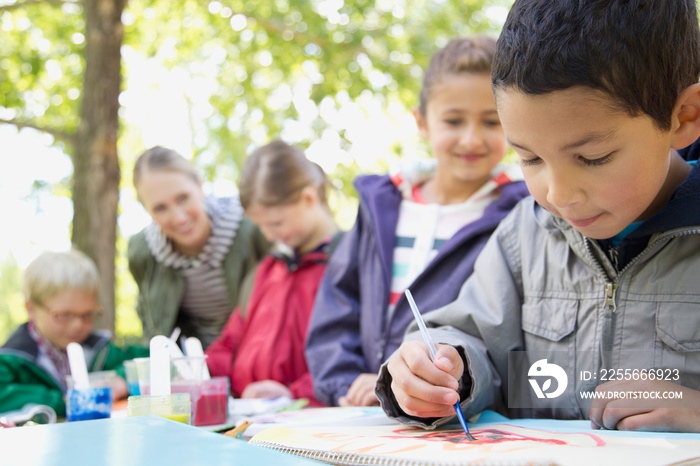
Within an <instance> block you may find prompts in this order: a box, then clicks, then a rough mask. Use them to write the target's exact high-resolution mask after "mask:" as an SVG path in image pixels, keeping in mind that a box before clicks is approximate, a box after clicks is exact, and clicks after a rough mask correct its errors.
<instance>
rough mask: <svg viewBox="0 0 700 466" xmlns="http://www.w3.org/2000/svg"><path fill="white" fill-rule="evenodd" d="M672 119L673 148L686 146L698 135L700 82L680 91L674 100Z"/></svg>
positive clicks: (699, 128)
mask: <svg viewBox="0 0 700 466" xmlns="http://www.w3.org/2000/svg"><path fill="white" fill-rule="evenodd" d="M673 119H674V120H673V122H672V128H675V129H673V139H672V147H673V148H674V149H683V148H684V147H688V146H689V145H691V144H692V143H693V142H695V140H696V139H698V137H700V83H698V84H693V85H692V86H689V87H687V88H686V89H685V90H684V91H683V92H681V94H680V95H679V96H678V99H677V101H676V109H675V111H674V114H673Z"/></svg>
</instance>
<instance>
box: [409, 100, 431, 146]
mask: <svg viewBox="0 0 700 466" xmlns="http://www.w3.org/2000/svg"><path fill="white" fill-rule="evenodd" d="M412 112H413V118H415V119H416V126H418V132H419V133H420V135H421V136H423V139H426V140H427V139H428V124H427V123H426V122H425V118H424V117H423V115H421V113H420V110H419V109H418V107H413V110H412Z"/></svg>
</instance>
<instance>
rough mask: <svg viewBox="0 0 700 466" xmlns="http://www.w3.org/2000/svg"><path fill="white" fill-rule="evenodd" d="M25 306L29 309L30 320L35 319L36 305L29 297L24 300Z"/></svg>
mask: <svg viewBox="0 0 700 466" xmlns="http://www.w3.org/2000/svg"><path fill="white" fill-rule="evenodd" d="M24 307H25V308H26V309H27V315H28V316H29V320H34V313H35V312H36V306H35V305H34V303H33V302H31V300H29V299H28V300H26V301H25V302H24Z"/></svg>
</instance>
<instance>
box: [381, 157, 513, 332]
mask: <svg viewBox="0 0 700 466" xmlns="http://www.w3.org/2000/svg"><path fill="white" fill-rule="evenodd" d="M509 172H510V173H509ZM518 172H519V168H518V170H515V171H513V169H511V168H510V167H508V168H505V167H504V166H499V167H497V168H496V169H495V170H494V172H493V174H492V178H491V180H489V181H488V182H487V183H485V184H484V185H483V186H482V187H481V188H480V189H479V190H478V191H477V192H475V193H474V194H473V195H472V196H470V197H469V199H467V200H466V201H464V202H462V203H459V204H449V205H440V204H428V203H427V202H426V201H425V200H424V199H423V198H422V196H421V194H420V185H413V186H412V187H411V189H410V194H408V193H409V190H408V189H407V186H406V184H407V183H406V180H405V178H404V177H401V176H398V174H397V175H395V176H393V177H392V180H393V181H394V183H395V184H396V185H397V186H398V187H399V189H400V190H401V191H402V192H403V197H404V198H403V200H402V201H401V205H400V207H399V217H398V222H397V224H396V243H395V246H394V259H393V268H392V278H391V290H390V295H389V306H388V309H387V316H386V319H387V321H389V320H390V319H391V317H392V314H393V312H394V308H395V307H396V303H397V302H398V300H399V298H400V297H401V295H402V294H403V293H404V290H406V288H408V287H409V286H410V285H411V284H412V283H413V282H414V281H415V279H416V278H418V276H419V275H420V274H421V273H422V272H423V271H424V270H425V269H426V267H427V266H428V264H430V262H431V261H432V260H433V259H434V258H435V256H437V254H438V251H439V250H440V248H441V247H442V246H443V245H444V244H445V243H446V242H447V241H448V240H449V239H450V238H452V237H453V236H454V235H455V234H456V233H457V232H458V231H459V230H460V229H461V228H462V227H464V226H465V225H468V224H469V223H472V222H474V221H476V220H478V219H479V218H481V217H482V216H483V214H484V211H485V210H486V208H487V207H488V205H489V204H491V203H492V202H493V201H494V200H496V199H497V198H498V195H499V192H498V187H499V186H502V185H504V184H507V183H510V182H511V181H514V180H516V179H521V178H522V176H521V175H519V173H518Z"/></svg>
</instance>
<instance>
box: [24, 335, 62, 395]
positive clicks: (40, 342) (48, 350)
mask: <svg viewBox="0 0 700 466" xmlns="http://www.w3.org/2000/svg"><path fill="white" fill-rule="evenodd" d="M28 330H29V335H30V336H31V337H32V339H34V341H35V342H36V344H37V346H38V347H39V351H40V353H43V354H45V355H46V356H47V357H48V358H49V360H51V362H52V363H53V365H54V367H55V368H56V371H57V372H58V376H59V381H60V383H61V385H63V386H65V384H66V376H67V375H70V366H69V365H68V354H67V353H66V352H65V351H63V350H61V349H58V348H56V347H55V346H54V345H52V344H51V343H49V342H48V341H46V340H45V339H44V338H43V337H42V336H41V335H40V334H39V332H38V331H37V330H36V327H35V326H34V322H29V325H28Z"/></svg>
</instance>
